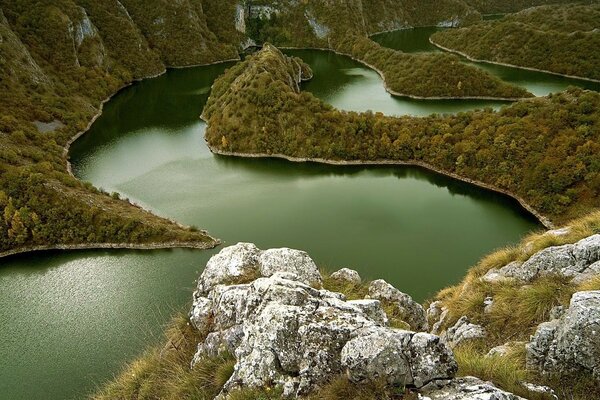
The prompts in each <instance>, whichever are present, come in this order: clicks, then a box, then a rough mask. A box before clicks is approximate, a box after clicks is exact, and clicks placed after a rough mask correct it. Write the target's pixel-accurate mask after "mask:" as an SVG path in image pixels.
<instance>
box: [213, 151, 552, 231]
mask: <svg viewBox="0 0 600 400" xmlns="http://www.w3.org/2000/svg"><path fill="white" fill-rule="evenodd" d="M206 145H207V146H208V148H209V149H210V151H211V152H213V153H214V154H218V155H221V156H230V157H244V158H280V159H284V160H287V161H290V162H296V163H305V162H313V163H318V164H327V165H364V166H369V165H399V166H410V167H420V168H424V169H427V170H429V171H432V172H435V173H438V174H440V175H444V176H447V177H449V178H453V179H457V180H459V181H461V182H465V183H469V184H472V185H475V186H478V187H480V188H483V189H487V190H491V191H493V192H496V193H500V194H502V195H505V196H508V197H511V198H513V199H514V200H516V201H517V202H518V203H519V204H520V205H521V207H523V208H524V209H525V210H527V212H529V213H530V214H532V215H533V216H534V217H535V218H536V219H537V220H538V221H539V222H540V223H541V224H542V225H543V226H544V227H545V228H547V229H554V228H555V226H554V224H553V223H552V221H551V220H550V219H549V218H548V217H546V216H545V215H543V214H542V213H540V212H539V211H537V210H536V209H535V208H533V207H532V206H531V205H529V204H528V203H527V202H526V201H525V200H524V199H523V198H522V197H520V196H518V195H517V194H515V193H512V192H510V191H508V190H505V189H501V188H499V187H496V186H494V185H490V184H488V183H485V182H480V181H476V180H474V179H470V178H467V177H464V176H461V175H458V174H455V173H453V172H449V171H444V170H442V169H439V168H436V167H434V166H433V165H431V164H428V163H426V162H423V161H417V160H414V161H399V160H373V161H365V160H330V159H325V158H310V157H291V156H287V155H285V154H267V153H240V152H230V151H223V150H220V149H217V148H215V147H213V146H211V145H210V144H209V143H208V142H206Z"/></svg>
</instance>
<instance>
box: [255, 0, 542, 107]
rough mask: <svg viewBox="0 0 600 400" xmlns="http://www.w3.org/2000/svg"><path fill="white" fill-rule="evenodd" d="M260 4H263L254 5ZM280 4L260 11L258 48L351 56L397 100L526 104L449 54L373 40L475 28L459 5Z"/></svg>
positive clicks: (379, 1) (517, 91)
mask: <svg viewBox="0 0 600 400" xmlns="http://www.w3.org/2000/svg"><path fill="white" fill-rule="evenodd" d="M255 3H258V2H255ZM359 3H360V4H358V3H357V4H356V5H355V6H352V5H348V4H342V3H341V2H335V1H334V2H305V3H296V2H286V1H283V2H278V3H277V4H278V5H277V10H279V11H278V12H275V13H272V14H271V15H270V17H267V16H264V15H261V14H260V13H259V12H258V11H256V14H257V15H255V16H252V15H251V18H250V20H249V22H248V34H249V35H250V37H252V38H254V39H255V40H256V42H257V43H261V44H262V43H265V42H269V43H273V44H275V45H277V46H287V47H318V48H327V49H332V50H335V51H337V52H340V53H343V54H346V55H349V56H351V57H353V58H355V59H357V60H359V61H362V62H365V63H367V64H369V65H370V66H372V67H374V68H376V69H378V70H379V71H381V73H382V74H383V76H384V79H385V82H386V85H387V88H388V89H389V90H390V91H391V92H392V93H394V94H397V95H405V96H413V97H423V98H435V97H490V98H512V99H514V98H523V97H530V96H532V95H531V94H530V93H528V92H527V91H526V90H525V89H522V88H520V87H516V86H513V85H510V84H508V83H506V82H502V81H501V80H500V79H498V78H496V77H494V76H493V75H491V74H489V73H488V72H486V71H484V70H482V69H480V68H476V67H473V66H471V65H466V64H464V63H461V62H460V59H459V58H458V57H454V56H451V55H449V54H444V53H431V54H406V53H403V52H401V51H397V50H391V49H386V48H383V47H381V46H380V45H379V44H377V43H375V42H374V41H372V40H371V39H369V38H368V35H369V34H372V33H375V32H379V31H385V30H390V29H399V28H404V27H409V26H420V25H436V24H438V23H440V22H441V21H447V22H448V23H451V24H455V23H471V22H475V21H478V20H479V19H480V18H481V17H480V15H479V14H478V13H477V12H476V11H475V10H473V9H471V8H470V7H468V6H467V5H466V4H464V3H463V2H461V1H459V0H445V1H442V2H439V1H437V2H433V1H426V2H418V3H417V2H412V1H411V2H408V3H407V2H402V3H400V2H398V1H397V0H365V1H362V2H359Z"/></svg>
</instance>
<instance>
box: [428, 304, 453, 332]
mask: <svg viewBox="0 0 600 400" xmlns="http://www.w3.org/2000/svg"><path fill="white" fill-rule="evenodd" d="M448 314H449V310H448V307H444V306H443V304H442V302H441V301H439V300H438V301H434V302H433V303H431V304H430V305H429V308H427V321H428V322H429V324H430V325H431V331H430V332H431V333H433V334H434V335H439V334H440V333H442V327H443V325H444V324H445V323H446V319H447V318H448Z"/></svg>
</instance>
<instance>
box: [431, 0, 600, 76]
mask: <svg viewBox="0 0 600 400" xmlns="http://www.w3.org/2000/svg"><path fill="white" fill-rule="evenodd" d="M599 27H600V4H597V3H596V4H593V5H568V6H559V5H554V6H542V7H536V8H532V9H527V10H524V11H521V12H519V13H516V14H510V15H507V16H505V17H504V18H502V19H501V20H497V21H486V22H482V23H479V24H475V25H472V26H468V27H465V28H461V29H453V30H448V31H444V32H437V33H435V34H434V35H433V36H432V37H431V40H432V41H433V42H434V43H435V44H438V45H440V46H443V47H445V48H448V49H452V50H455V51H459V52H461V53H464V54H466V55H468V56H469V57H472V58H474V59H478V60H487V61H494V62H501V63H507V64H513V65H518V66H522V67H528V68H537V69H541V70H545V71H550V72H555V73H560V74H565V75H571V76H578V77H584V78H590V79H596V80H600V50H599V49H600V31H599V30H598V28H599Z"/></svg>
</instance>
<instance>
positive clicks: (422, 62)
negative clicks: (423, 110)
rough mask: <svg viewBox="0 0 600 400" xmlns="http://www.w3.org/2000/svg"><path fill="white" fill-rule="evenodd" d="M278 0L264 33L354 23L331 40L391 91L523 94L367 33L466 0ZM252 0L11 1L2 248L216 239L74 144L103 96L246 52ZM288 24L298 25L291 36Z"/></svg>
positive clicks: (305, 34)
mask: <svg viewBox="0 0 600 400" xmlns="http://www.w3.org/2000/svg"><path fill="white" fill-rule="evenodd" d="M363 3H364V4H363ZM413 3H414V4H413ZM277 4H278V5H283V6H285V7H288V8H286V10H285V11H286V12H280V13H275V14H274V15H273V16H272V19H271V20H269V21H263V22H264V23H263V22H260V21H259V22H260V23H262V24H263V26H262V27H261V29H262V30H261V31H260V32H261V34H264V35H266V36H271V35H275V33H273V32H276V33H277V35H279V36H278V37H279V39H278V40H280V41H284V42H285V41H287V42H288V44H290V45H293V44H301V45H302V46H311V45H315V46H316V45H319V46H322V45H324V44H326V45H327V46H329V44H328V42H329V41H330V40H331V38H333V37H334V36H335V35H334V34H336V33H340V32H343V34H346V33H348V32H351V33H352V35H347V37H348V38H351V40H346V41H344V40H338V41H337V42H336V43H335V45H334V44H333V42H332V47H333V46H335V47H336V48H337V49H338V50H339V51H343V52H348V53H350V54H352V55H353V56H354V57H356V58H360V59H364V61H365V62H367V63H369V64H372V65H373V66H375V67H376V68H378V69H380V70H381V71H382V73H383V74H384V75H385V78H386V81H387V83H388V86H389V88H390V90H392V91H396V92H399V93H404V94H412V95H416V96H425V97H426V96H495V97H498V96H499V97H522V96H526V95H527V93H525V92H524V91H522V90H520V89H517V88H514V87H512V86H509V85H507V84H505V83H502V82H500V81H499V80H497V79H496V78H494V77H492V76H491V75H487V74H484V73H482V72H481V71H479V70H477V69H475V68H472V67H467V66H464V65H462V64H460V63H458V62H456V59H455V58H453V57H452V56H449V55H438V56H434V57H433V58H428V57H423V58H421V59H415V58H413V57H411V56H407V55H405V54H402V53H399V52H394V51H391V50H387V49H383V48H381V47H379V46H378V45H376V44H375V43H373V42H372V41H370V40H369V39H366V35H367V34H368V33H371V32H374V31H377V30H385V29H394V28H399V27H402V26H407V24H412V25H417V24H435V23H438V22H440V21H445V22H444V23H448V24H452V25H455V24H458V23H461V22H465V21H471V22H475V21H477V20H479V18H480V16H479V14H478V13H477V11H476V10H474V9H473V8H471V7H469V6H468V5H466V4H465V3H463V2H462V1H460V0H444V1H443V2H441V3H440V2H433V1H428V2H426V3H424V4H421V3H419V4H417V3H416V2H410V4H409V3H407V4H403V7H397V3H396V0H360V1H356V2H351V4H345V3H341V2H340V3H337V2H333V3H327V4H325V3H315V2H310V3H302V4H298V3H296V2H278V3H277ZM243 5H244V4H242V3H240V2H238V1H236V0H227V1H219V2H214V1H210V0H182V1H178V2H169V1H167V0H151V1H145V2H143V1H140V0H121V1H118V0H107V1H103V2H96V1H91V0H58V1H50V0H4V1H2V3H1V5H0V39H1V40H0V92H1V93H3V95H2V96H0V171H2V174H1V176H0V212H2V216H3V218H2V221H1V226H0V230H1V232H0V253H1V252H3V251H6V250H8V249H26V248H27V247H29V246H37V245H48V246H54V245H60V244H69V245H76V244H80V245H85V244H86V243H96V242H100V243H107V242H111V243H113V242H134V243H149V242H152V243H154V242H157V241H169V242H172V241H180V242H186V243H187V242H190V241H198V242H199V243H200V244H201V245H204V244H206V243H212V239H210V238H208V237H207V236H206V235H204V234H203V233H201V232H192V231H190V230H189V229H182V227H180V226H179V225H177V224H174V223H171V222H170V221H167V220H164V219H161V218H158V217H155V216H152V215H150V214H148V213H146V212H144V211H143V210H141V209H140V208H138V207H135V206H133V205H131V204H129V203H128V202H126V201H122V200H119V199H118V198H117V197H118V196H116V195H113V196H111V195H109V194H107V193H103V192H102V191H100V190H97V189H95V188H93V187H91V186H90V185H87V184H84V183H82V182H79V181H77V180H76V179H75V178H73V177H72V176H71V175H69V174H68V173H67V171H66V170H65V165H66V162H67V160H66V151H65V148H67V147H68V145H69V143H70V141H71V140H72V138H73V137H75V136H76V135H77V134H78V133H79V132H82V131H85V130H86V129H87V127H88V124H89V122H90V121H91V120H92V119H93V118H94V116H95V115H97V114H98V113H99V111H100V107H101V103H102V101H103V100H104V99H106V98H107V97H109V96H110V95H112V94H114V93H115V92H116V91H118V90H119V89H120V88H122V87H123V86H126V85H128V84H130V83H131V82H133V81H135V80H138V79H143V78H145V77H148V76H154V75H157V74H160V73H162V72H164V71H165V69H166V68H168V67H172V66H187V65H195V64H206V63H212V62H218V61H222V60H226V59H232V58H238V51H239V49H240V44H241V43H245V42H247V39H248V38H247V36H246V34H245V31H251V30H252V29H253V23H254V22H256V21H254V22H253V20H252V19H251V18H249V19H247V18H245V15H244V10H245V8H244V7H243ZM417 5H418V7H417ZM367 6H368V7H367ZM340 16H345V17H348V18H345V17H344V18H341V17H340ZM259 19H260V18H259ZM298 24H300V25H302V26H300V25H298ZM284 25H285V28H282V27H283V26H284ZM269 26H271V27H272V29H271V30H269ZM181 27H185V29H181ZM282 29H283V30H282ZM282 32H283V33H282ZM286 32H288V33H294V35H293V39H294V41H289V39H290V37H291V36H290V35H288V34H287V33H286ZM329 33H331V36H330V35H329ZM338 37H339V36H338ZM296 40H297V41H296ZM447 76H452V78H450V79H448V78H447ZM7 94H9V95H7Z"/></svg>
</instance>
